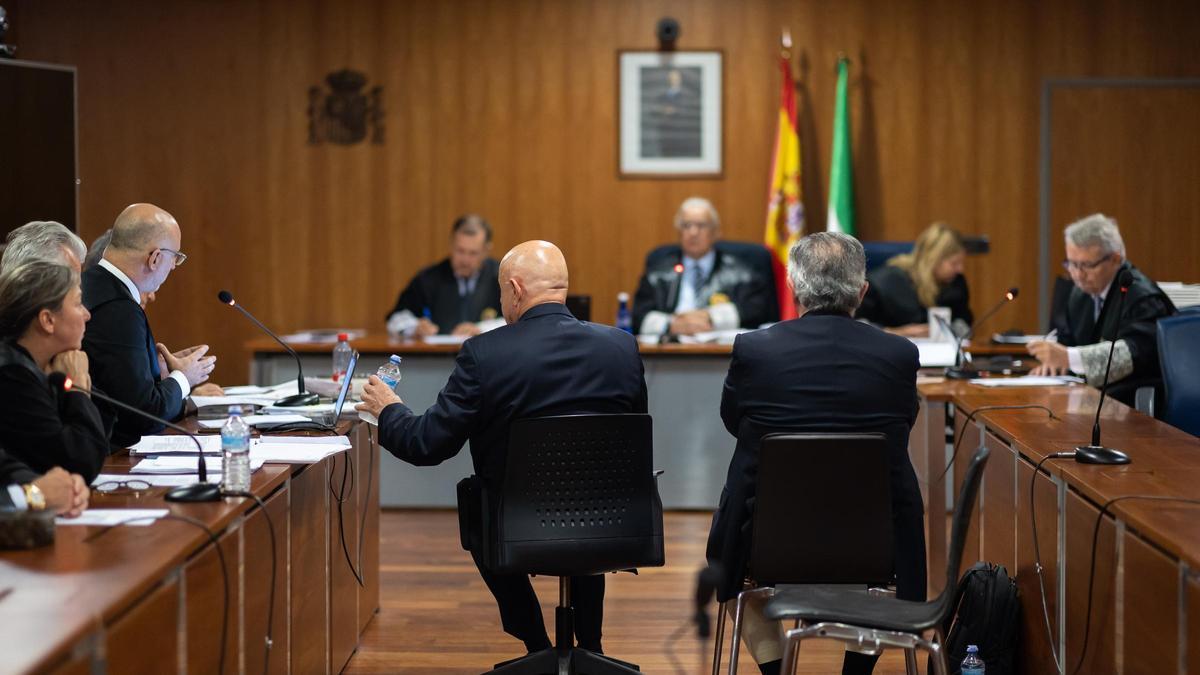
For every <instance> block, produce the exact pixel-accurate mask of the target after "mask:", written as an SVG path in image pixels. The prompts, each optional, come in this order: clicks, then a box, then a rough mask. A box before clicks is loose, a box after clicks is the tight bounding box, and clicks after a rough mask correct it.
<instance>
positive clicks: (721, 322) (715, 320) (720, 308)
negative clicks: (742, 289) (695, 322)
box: [708, 302, 742, 330]
mask: <svg viewBox="0 0 1200 675" xmlns="http://www.w3.org/2000/svg"><path fill="white" fill-rule="evenodd" d="M708 316H709V318H710V319H712V325H713V330H733V329H735V328H739V327H740V326H741V325H742V317H741V315H740V314H738V309H737V305H735V304H733V303H732V302H722V303H720V304H718V305H712V306H710V307H709V308H708Z"/></svg>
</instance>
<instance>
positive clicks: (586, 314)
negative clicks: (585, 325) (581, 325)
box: [567, 294, 592, 321]
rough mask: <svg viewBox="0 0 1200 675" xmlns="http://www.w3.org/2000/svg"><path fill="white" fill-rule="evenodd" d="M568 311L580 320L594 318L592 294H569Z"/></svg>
mask: <svg viewBox="0 0 1200 675" xmlns="http://www.w3.org/2000/svg"><path fill="white" fill-rule="evenodd" d="M567 311H568V312H570V313H571V315H572V316H574V317H575V318H576V319H579V320H580V321H591V320H592V296H590V295H577V294H571V295H568V296H567Z"/></svg>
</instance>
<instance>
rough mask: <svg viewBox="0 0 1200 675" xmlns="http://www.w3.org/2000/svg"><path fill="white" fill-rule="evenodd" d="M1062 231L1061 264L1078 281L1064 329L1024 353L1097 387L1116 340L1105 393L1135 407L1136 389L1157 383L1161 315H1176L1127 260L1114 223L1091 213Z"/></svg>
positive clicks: (1050, 370) (1042, 370)
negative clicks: (1123, 285)
mask: <svg viewBox="0 0 1200 675" xmlns="http://www.w3.org/2000/svg"><path fill="white" fill-rule="evenodd" d="M1064 234H1065V237H1066V249H1067V258H1066V260H1064V261H1063V268H1064V269H1065V270H1066V271H1067V273H1068V274H1070V275H1071V281H1072V282H1074V284H1075V286H1074V288H1072V289H1071V293H1070V296H1069V297H1068V298H1067V301H1066V307H1065V312H1066V317H1065V321H1064V322H1063V323H1064V324H1065V325H1066V327H1067V330H1066V331H1065V332H1063V333H1060V334H1059V336H1058V342H1057V343H1056V342H1033V343H1031V344H1030V345H1029V353H1030V354H1033V355H1034V356H1035V357H1037V359H1038V360H1039V361H1041V365H1040V366H1038V368H1037V369H1036V370H1035V371H1034V372H1035V374H1043V375H1059V374H1064V373H1066V372H1067V371H1071V372H1074V373H1077V374H1079V375H1081V376H1083V377H1084V378H1085V379H1086V380H1087V382H1088V384H1091V385H1093V386H1099V385H1100V384H1101V383H1102V382H1103V381H1104V371H1105V368H1106V366H1107V363H1108V353H1109V350H1110V347H1113V345H1112V341H1113V340H1116V345H1115V347H1113V348H1112V352H1113V358H1112V374H1111V375H1110V376H1109V381H1110V382H1117V381H1121V384H1120V385H1119V386H1117V387H1114V388H1113V389H1111V390H1110V391H1109V394H1110V395H1111V396H1113V397H1114V398H1116V399H1117V400H1120V401H1124V402H1125V403H1128V404H1131V405H1132V403H1133V396H1134V392H1135V391H1136V390H1137V388H1138V387H1139V386H1142V385H1155V384H1157V383H1158V382H1160V381H1161V373H1160V372H1159V365H1158V336H1157V325H1158V320H1159V319H1160V318H1162V317H1164V316H1170V315H1172V314H1174V313H1175V306H1174V305H1173V304H1172V303H1171V300H1170V298H1168V297H1167V295H1166V294H1165V293H1163V291H1162V289H1161V288H1159V287H1158V285H1157V284H1155V283H1154V282H1153V281H1151V280H1150V279H1149V278H1148V277H1147V276H1146V275H1145V274H1142V273H1141V272H1140V271H1139V270H1138V269H1137V268H1136V267H1134V266H1133V264H1132V263H1130V262H1129V261H1128V260H1127V259H1126V258H1125V242H1124V241H1123V240H1122V239H1121V231H1120V230H1119V229H1118V228H1117V221H1116V220H1113V219H1112V218H1110V217H1108V216H1106V215H1104V214H1102V213H1094V214H1092V215H1090V216H1088V217H1086V218H1084V219H1082V220H1079V221H1076V222H1074V223H1071V224H1070V225H1068V226H1067V228H1066V230H1065V231H1064ZM1125 270H1128V271H1129V273H1130V275H1131V277H1132V283H1131V284H1130V285H1129V287H1128V291H1127V294H1126V297H1125V301H1124V304H1123V305H1122V306H1121V308H1120V314H1118V313H1117V306H1118V305H1121V303H1120V302H1116V301H1117V300H1118V297H1119V294H1120V288H1118V286H1119V283H1118V282H1119V279H1120V277H1121V273H1122V272H1123V271H1125ZM1110 300H1111V302H1110Z"/></svg>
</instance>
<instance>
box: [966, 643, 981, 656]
mask: <svg viewBox="0 0 1200 675" xmlns="http://www.w3.org/2000/svg"><path fill="white" fill-rule="evenodd" d="M967 653H968V654H978V653H979V647H977V646H975V645H967Z"/></svg>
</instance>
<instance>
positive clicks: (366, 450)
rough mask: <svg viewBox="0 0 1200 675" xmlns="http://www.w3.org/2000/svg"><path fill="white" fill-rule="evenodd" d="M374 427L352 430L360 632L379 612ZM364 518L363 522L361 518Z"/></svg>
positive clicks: (377, 504) (376, 477)
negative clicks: (359, 483)
mask: <svg viewBox="0 0 1200 675" xmlns="http://www.w3.org/2000/svg"><path fill="white" fill-rule="evenodd" d="M374 437H375V434H374V427H372V426H371V425H369V424H360V425H358V426H357V427H356V428H355V430H354V452H355V453H356V457H357V458H358V459H356V460H355V463H356V464H355V465H356V466H358V467H365V470H364V469H360V471H363V475H364V478H363V490H362V491H361V492H360V499H359V503H358V508H359V517H360V519H361V522H360V524H359V527H360V528H361V530H362V537H361V538H360V539H359V550H358V553H359V556H358V558H357V560H358V565H359V569H361V570H362V575H363V587H362V588H360V589H359V591H358V629H359V632H362V631H364V630H366V629H367V624H368V623H370V622H371V619H372V618H373V617H374V616H375V612H377V611H379V473H380V471H379V460H380V457H379V448H378V447H377V446H376V444H375V438H374ZM364 516H365V518H363V517H364Z"/></svg>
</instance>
